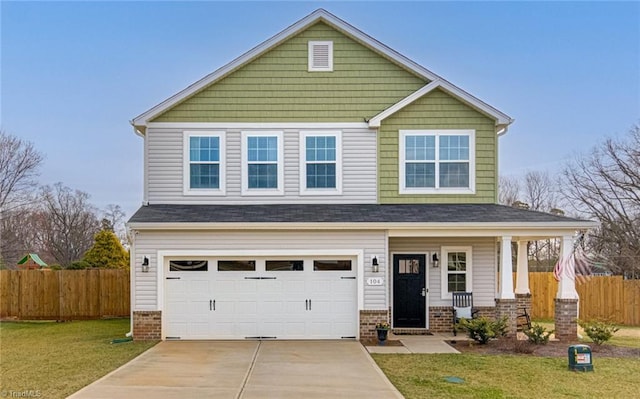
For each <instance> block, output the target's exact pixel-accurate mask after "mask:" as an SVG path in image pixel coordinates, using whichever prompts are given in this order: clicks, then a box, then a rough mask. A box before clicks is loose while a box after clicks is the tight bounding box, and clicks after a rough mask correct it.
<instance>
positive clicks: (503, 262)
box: [498, 236, 516, 299]
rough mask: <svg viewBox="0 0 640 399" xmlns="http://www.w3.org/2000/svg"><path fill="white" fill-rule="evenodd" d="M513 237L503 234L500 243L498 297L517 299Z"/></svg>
mask: <svg viewBox="0 0 640 399" xmlns="http://www.w3.org/2000/svg"><path fill="white" fill-rule="evenodd" d="M511 269H512V266H511V237H510V236H502V239H501V245H500V291H499V292H498V299H516V296H515V294H514V293H513V272H512V271H511Z"/></svg>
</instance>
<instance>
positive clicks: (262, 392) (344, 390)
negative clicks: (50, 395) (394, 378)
mask: <svg viewBox="0 0 640 399" xmlns="http://www.w3.org/2000/svg"><path fill="white" fill-rule="evenodd" d="M69 398H72V399H85V398H91V399H101V398H127V399H136V398H154V399H163V398H167V399H168V398H171V399H174V398H229V399H240V398H243V399H253V398H311V399H313V398H354V399H359V398H363V399H364V398H367V399H370V398H381V399H384V398H389V399H391V398H393V399H399V398H402V395H401V394H400V393H399V392H398V391H397V390H396V389H395V387H393V385H391V383H390V382H389V380H388V379H387V377H386V376H385V375H384V374H383V373H382V371H380V369H379V368H378V366H377V365H376V364H375V362H374V361H373V360H372V359H371V357H369V355H368V354H367V352H366V350H365V349H364V347H363V346H362V345H361V344H360V343H359V342H357V341H185V342H172V341H169V342H166V341H165V342H161V343H159V344H158V345H156V346H155V347H153V348H151V349H149V350H148V351H147V352H145V353H143V354H142V355H140V356H138V357H137V358H136V359H134V360H132V361H131V362H129V363H127V364H125V365H124V366H122V367H120V368H119V369H117V370H115V371H113V372H112V373H110V374H108V375H106V376H105V377H103V378H101V379H100V380H98V381H96V382H94V383H93V384H91V385H89V386H87V387H85V388H83V389H82V390H80V391H78V392H76V393H75V394H73V395H71V396H70V397H69Z"/></svg>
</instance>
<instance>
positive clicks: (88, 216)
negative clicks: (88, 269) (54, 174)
mask: <svg viewBox="0 0 640 399" xmlns="http://www.w3.org/2000/svg"><path fill="white" fill-rule="evenodd" d="M41 197H42V204H43V205H42V214H41V218H40V220H39V222H38V224H39V226H40V229H39V233H40V235H41V236H40V239H41V241H42V245H43V246H44V247H46V248H47V249H48V251H49V253H50V254H51V256H52V257H53V258H54V259H55V260H56V262H58V263H60V264H61V265H64V266H68V265H69V264H71V263H72V262H74V261H77V260H80V259H82V257H83V256H84V254H85V252H87V250H89V248H91V246H92V245H93V239H94V236H95V234H96V233H97V232H98V231H99V230H100V222H99V221H98V218H97V216H96V209H95V208H94V207H93V206H92V205H91V204H90V203H89V194H87V193H85V192H82V191H79V190H72V189H70V188H69V187H65V186H63V185H62V183H57V184H55V185H54V186H53V187H50V186H45V187H43V188H42V190H41Z"/></svg>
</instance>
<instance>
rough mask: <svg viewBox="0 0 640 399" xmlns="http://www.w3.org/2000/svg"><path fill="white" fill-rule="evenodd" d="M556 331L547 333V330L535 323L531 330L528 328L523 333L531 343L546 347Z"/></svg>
mask: <svg viewBox="0 0 640 399" xmlns="http://www.w3.org/2000/svg"><path fill="white" fill-rule="evenodd" d="M554 331H555V330H551V331H547V329H546V328H544V327H543V326H541V325H540V324H537V323H535V324H533V325H532V326H531V328H527V329H525V330H524V331H523V332H524V335H526V336H527V339H528V341H529V342H531V343H533V344H536V345H541V344H542V345H545V344H547V343H548V342H549V337H550V336H551V334H553V333H554Z"/></svg>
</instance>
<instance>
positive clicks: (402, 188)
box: [398, 129, 476, 194]
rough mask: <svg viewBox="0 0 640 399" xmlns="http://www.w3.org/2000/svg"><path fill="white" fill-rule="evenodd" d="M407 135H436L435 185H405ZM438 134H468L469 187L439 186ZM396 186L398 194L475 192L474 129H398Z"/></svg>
mask: <svg viewBox="0 0 640 399" xmlns="http://www.w3.org/2000/svg"><path fill="white" fill-rule="evenodd" d="M407 136H436V159H435V161H434V162H435V164H436V171H435V173H436V187H432V188H430V187H419V188H418V187H406V184H407V181H406V177H405V169H406V159H405V155H406V151H405V147H406V140H405V138H406V137H407ZM440 136H469V187H463V188H452V187H446V188H440V187H439V186H440V151H439V144H440V140H439V137H440ZM398 140H399V143H398V144H399V145H398V149H399V150H398V151H399V154H398V159H399V163H400V164H399V169H398V186H399V192H400V194H475V192H476V131H475V130H472V129H469V130H452V129H437V130H400V135H399V137H398Z"/></svg>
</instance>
